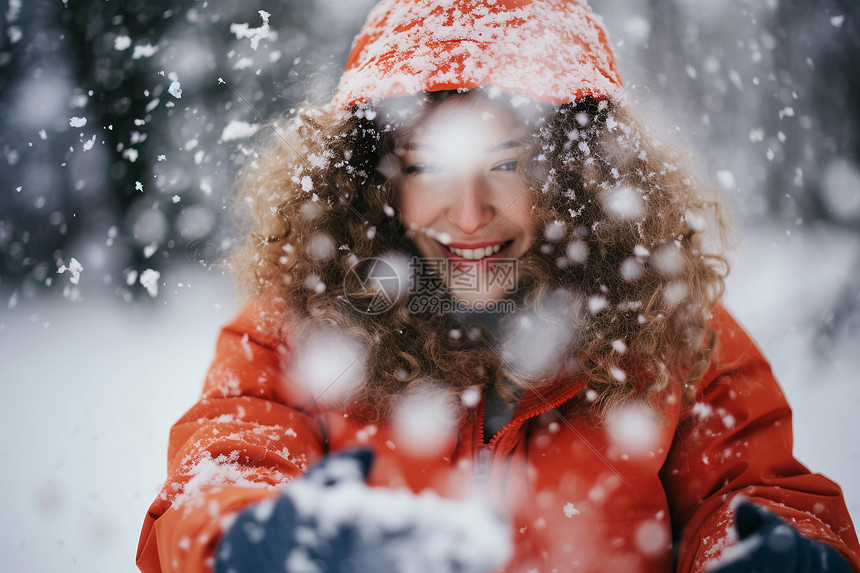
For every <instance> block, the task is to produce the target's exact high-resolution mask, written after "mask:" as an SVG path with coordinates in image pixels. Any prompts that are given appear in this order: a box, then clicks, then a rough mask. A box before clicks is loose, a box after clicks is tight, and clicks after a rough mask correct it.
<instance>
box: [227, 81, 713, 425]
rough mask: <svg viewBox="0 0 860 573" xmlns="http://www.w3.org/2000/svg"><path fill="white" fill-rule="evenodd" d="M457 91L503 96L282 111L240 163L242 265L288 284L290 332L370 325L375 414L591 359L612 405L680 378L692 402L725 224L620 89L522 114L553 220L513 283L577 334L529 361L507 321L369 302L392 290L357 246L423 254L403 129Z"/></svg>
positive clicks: (544, 221)
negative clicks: (408, 207) (404, 192)
mask: <svg viewBox="0 0 860 573" xmlns="http://www.w3.org/2000/svg"><path fill="white" fill-rule="evenodd" d="M447 97H464V98H466V97H490V96H488V95H487V94H486V93H484V92H482V91H481V90H472V91H471V92H468V93H467V94H457V93H453V94H452V93H448V92H443V93H435V94H425V95H424V96H423V97H421V98H418V100H416V101H417V103H415V102H413V105H412V107H411V108H410V110H411V112H413V113H403V111H402V109H400V110H399V111H398V112H396V113H391V112H390V111H388V110H384V109H376V108H371V107H362V108H359V109H354V110H352V112H351V113H345V112H335V111H331V110H328V109H326V108H318V107H312V106H308V107H305V108H303V109H300V110H299V111H298V112H297V113H296V114H295V115H294V116H293V117H291V118H290V119H288V120H285V121H284V122H282V123H281V124H280V125H279V126H278V128H277V129H275V130H273V132H272V133H271V134H270V135H269V136H268V137H267V139H266V140H265V141H264V142H262V144H261V146H260V147H259V150H258V152H257V153H255V154H253V155H252V156H251V157H250V158H249V160H248V161H247V163H246V165H245V166H244V168H243V170H242V172H241V174H240V177H239V179H238V187H239V190H240V193H239V197H240V201H239V205H240V206H241V207H242V208H243V209H247V210H248V213H249V214H250V215H251V222H250V225H251V229H250V232H249V233H248V234H247V235H246V237H245V240H244V242H243V243H241V244H240V245H239V247H238V248H237V250H236V251H235V254H234V264H235V267H236V269H237V271H238V275H239V277H240V281H241V282H242V283H243V284H245V285H246V286H248V287H250V289H251V290H252V292H253V293H254V294H257V295H259V294H263V293H268V294H270V295H271V294H274V295H275V296H278V297H281V298H283V299H284V300H285V301H286V304H285V305H284V306H285V308H286V309H287V310H286V311H285V314H284V317H283V319H284V321H285V322H286V323H287V324H288V325H289V328H288V329H287V331H288V332H289V333H290V335H289V336H290V337H291V340H292V341H300V340H302V339H303V337H305V336H306V335H307V334H308V333H309V332H310V330H312V329H314V328H318V327H319V326H320V325H323V324H328V325H336V326H337V328H338V329H339V330H340V331H342V332H344V333H347V334H348V335H350V336H353V337H355V338H356V339H358V340H360V341H362V343H363V345H364V348H365V349H366V350H367V360H366V362H365V373H364V384H362V385H361V387H360V388H361V389H360V391H358V392H357V393H355V394H354V395H352V396H351V397H350V401H349V405H348V407H349V408H350V409H351V410H352V411H353V412H355V413H356V415H361V416H363V417H365V418H368V419H377V418H379V417H383V416H386V415H387V414H389V412H390V409H391V406H392V404H393V399H394V398H395V397H396V396H397V395H398V394H399V393H401V392H402V391H403V390H404V389H407V388H410V387H412V386H414V385H418V384H424V383H427V382H428V381H431V382H433V383H436V384H440V385H442V386H443V387H445V388H447V389H450V390H451V391H454V392H458V391H461V390H463V389H465V388H467V387H473V386H478V387H482V388H483V387H494V388H496V389H497V390H498V391H499V392H500V393H501V394H502V395H503V396H506V397H508V398H509V399H511V400H512V399H513V397H514V395H515V394H516V393H517V392H516V389H517V388H525V387H534V386H536V385H538V384H542V383H544V382H546V381H548V380H558V379H559V378H562V379H563V378H567V377H574V376H585V377H586V378H587V380H588V382H587V384H588V387H587V391H586V392H584V393H582V394H581V396H582V398H581V399H580V400H579V404H580V405H581V406H582V407H583V408H584V409H586V410H587V411H588V412H589V413H590V414H591V415H593V416H594V417H595V419H597V420H600V419H604V418H605V415H606V414H607V413H608V412H609V411H610V410H611V409H612V408H613V407H614V406H616V405H618V404H620V403H622V402H624V401H625V400H628V399H630V398H631V397H633V396H639V397H640V398H641V399H643V400H646V401H647V402H649V403H652V404H653V405H657V401H658V399H659V398H660V397H661V396H667V395H669V394H670V393H671V392H667V390H671V389H673V388H680V389H682V395H683V396H684V397H685V401H686V403H688V404H689V403H690V401H691V400H692V398H693V396H694V392H695V383H696V382H697V381H698V380H699V379H700V378H701V377H702V376H703V375H704V373H705V371H706V369H707V367H708V364H709V361H710V358H711V355H712V353H713V349H714V344H715V337H714V334H713V332H711V330H710V329H709V328H708V319H709V316H710V311H711V309H712V308H713V306H714V305H715V304H716V303H717V301H718V300H719V298H720V297H721V295H722V291H723V283H724V278H725V276H726V274H727V272H728V265H727V263H726V260H725V259H724V258H723V256H722V254H721V251H720V245H721V244H722V239H723V237H724V235H725V229H726V225H725V223H724V221H723V219H722V215H721V210H720V205H719V202H718V201H717V199H716V196H715V194H714V192H713V190H712V188H711V187H710V186H706V185H703V184H702V183H700V182H699V181H698V180H697V179H696V178H695V177H694V176H693V175H692V174H691V172H690V171H689V170H687V169H684V168H682V167H681V165H680V163H679V162H680V159H681V157H680V155H679V154H678V153H677V152H674V151H672V150H670V149H669V148H668V147H666V146H662V145H658V144H657V143H655V141H654V140H652V139H649V138H648V137H646V134H645V132H644V130H643V129H641V128H640V127H639V126H638V124H637V123H636V122H635V121H633V119H632V118H631V117H630V114H629V112H628V111H627V110H626V109H625V108H624V106H623V105H621V104H620V103H618V102H614V101H607V100H604V101H600V102H598V101H595V100H593V99H590V98H585V99H583V100H580V101H578V102H576V103H572V104H566V105H562V106H552V107H549V106H541V105H539V104H538V105H537V107H539V108H541V109H542V113H541V114H538V115H535V114H534V113H532V114H530V115H529V116H528V119H527V120H524V121H526V122H527V124H528V125H527V127H528V129H529V134H530V135H529V138H528V142H527V145H528V146H529V149H530V153H529V160H528V161H527V162H526V166H525V167H524V169H526V170H527V175H528V178H529V180H530V182H531V186H530V190H531V193H532V195H533V209H532V211H533V214H534V217H535V222H536V228H537V229H539V230H543V234H542V235H541V237H539V239H538V240H536V241H535V243H534V244H533V245H532V246H531V248H530V250H529V251H528V252H527V253H526V254H524V255H523V256H522V257H521V258H520V260H519V261H518V267H519V268H518V272H519V282H518V287H519V290H518V292H517V293H516V294H515V295H514V296H513V298H512V300H515V301H516V303H517V305H518V308H519V309H520V310H521V311H522V312H523V313H532V314H531V315H530V316H532V317H534V316H537V317H539V319H540V321H542V322H541V324H542V327H544V326H547V324H549V325H550V327H551V326H552V324H550V323H555V326H559V325H560V326H561V327H562V328H561V330H559V329H558V328H556V329H555V330H553V332H566V333H568V335H567V336H565V337H562V344H561V345H560V346H559V347H558V348H557V357H556V359H554V360H553V361H552V362H551V367H550V368H547V367H542V368H539V369H537V370H534V369H532V370H530V369H528V368H523V367H521V366H519V365H518V363H517V361H516V360H515V359H511V356H512V354H511V352H510V349H511V347H516V345H517V344H518V342H517V341H516V340H513V341H511V340H510V339H506V340H501V339H500V337H499V335H498V331H497V329H495V328H494V325H493V320H477V321H473V320H472V319H471V318H469V319H464V317H463V316H458V315H456V314H452V313H440V312H432V311H423V312H422V311H416V310H415V309H414V306H410V304H409V302H410V298H411V297H412V296H413V293H407V294H405V295H404V296H400V297H394V299H393V300H391V301H390V304H389V305H388V306H387V307H386V309H385V310H384V311H383V312H375V313H370V312H367V311H366V310H367V308H369V306H370V305H371V304H372V302H373V301H372V300H371V299H372V298H373V297H374V296H375V295H378V293H374V292H372V290H371V291H369V290H367V289H365V291H366V292H362V289H360V288H356V286H357V285H356V284H355V281H356V280H358V281H360V280H361V275H360V273H356V269H358V268H360V262H361V261H364V260H367V259H372V258H374V257H380V256H384V255H385V254H386V253H398V252H399V253H406V254H407V255H412V256H417V253H416V252H415V251H414V248H413V247H412V245H411V242H410V240H409V238H408V233H406V231H405V229H404V228H403V226H402V224H401V222H400V219H399V215H398V210H397V204H396V189H397V183H398V177H399V176H400V174H399V169H398V168H397V164H396V161H397V142H398V141H399V140H400V138H402V137H403V135H402V134H403V133H404V131H408V130H409V129H410V128H411V126H414V125H415V124H416V123H417V122H418V121H420V119H421V118H422V117H424V116H425V115H426V113H429V110H432V108H433V106H434V105H436V104H437V103H438V102H439V101H440V100H442V99H445V98H447ZM515 107H519V106H514V105H510V107H509V108H510V109H511V111H512V113H514V112H516V110H515ZM416 111H417V112H416ZM715 239H716V240H715ZM443 290H444V287H443ZM441 295H442V296H445V293H444V292H442V293H441ZM363 297H364V298H363ZM364 305H367V306H364ZM560 308H561V309H562V311H561V312H559V309H560ZM542 309H543V312H542ZM497 318H498V317H497ZM501 320H502V321H505V320H507V321H508V326H510V324H512V321H513V318H512V317H502V318H501ZM551 330H552V329H551ZM464 332H465V333H466V335H463V333H464ZM520 335H521V336H527V335H526V334H523V333H522V332H520ZM514 338H516V337H514ZM515 354H516V352H515V348H514V355H515Z"/></svg>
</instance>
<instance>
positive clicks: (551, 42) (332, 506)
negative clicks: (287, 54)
mask: <svg viewBox="0 0 860 573" xmlns="http://www.w3.org/2000/svg"><path fill="white" fill-rule="evenodd" d="M621 90H622V84H621V80H620V78H619V76H618V73H617V71H616V68H615V63H614V57H613V55H612V52H611V49H610V47H609V44H608V42H607V40H606V35H605V33H604V31H603V29H602V27H601V24H600V22H599V20H598V19H597V18H596V17H595V16H594V15H593V14H592V13H591V11H590V9H589V8H588V6H587V5H586V4H584V3H583V2H579V1H576V0H567V1H564V0H533V1H525V0H507V1H502V0H495V1H491V0H486V1H477V0H454V1H441V0H435V1H434V0H411V1H408V2H404V1H393V0H385V1H383V2H381V3H380V4H379V5H378V6H377V8H376V9H375V10H374V11H373V12H372V13H371V15H370V17H369V19H368V22H367V24H366V25H365V27H364V29H363V30H362V32H361V34H360V35H359V36H358V38H357V39H356V42H355V44H354V46H353V52H352V54H351V56H350V59H349V62H348V63H347V71H346V72H345V74H344V76H343V78H342V80H341V84H340V86H339V88H338V90H337V92H336V94H335V96H334V98H333V101H332V103H331V104H330V105H329V106H326V107H324V108H314V107H310V106H309V107H307V108H305V109H303V110H301V111H300V112H298V113H297V115H296V116H295V117H294V118H292V119H291V120H290V121H289V122H288V123H287V125H286V126H285V127H284V128H283V129H279V130H278V132H277V133H276V134H273V135H272V137H271V138H270V141H269V142H268V143H267V144H265V145H264V146H263V147H262V148H261V151H260V154H259V155H258V156H255V157H253V158H252V159H251V160H250V161H249V164H248V165H247V166H246V168H245V170H244V173H243V176H242V179H241V185H240V186H241V188H242V189H243V192H244V204H245V205H248V206H250V208H251V211H252V213H253V214H254V217H253V225H254V227H253V230H252V233H250V234H249V240H248V241H247V244H246V245H245V248H244V250H240V251H239V252H238V253H237V256H236V262H237V265H238V267H239V270H240V271H241V273H243V276H244V278H245V280H246V283H247V284H249V285H251V287H252V288H253V290H254V291H255V295H256V296H255V297H254V298H253V299H252V300H251V302H250V303H249V304H248V306H247V307H246V309H245V310H244V311H243V312H242V314H241V315H240V316H239V317H238V318H237V319H236V321H234V322H233V323H232V324H231V325H229V326H228V327H226V328H225V329H224V331H223V332H222V335H221V338H220V339H219V343H218V353H217V356H216V359H215V362H214V364H213V366H212V368H211V370H210V373H209V375H208V377H207V380H206V386H205V389H204V393H203V397H202V398H201V400H200V402H198V404H196V405H195V406H194V407H193V408H192V409H191V410H190V411H189V412H188V413H187V414H186V415H185V416H184V417H183V418H182V419H181V420H180V421H179V422H178V423H177V424H176V426H175V427H174V429H173V433H172V435H171V448H170V453H169V459H170V466H169V478H168V480H167V482H166V484H165V486H164V490H163V492H162V494H161V495H160V496H159V498H158V499H157V500H156V501H155V502H154V504H153V505H152V507H151V508H150V512H149V515H148V517H147V521H146V523H145V524H144V530H143V533H142V537H141V545H140V547H139V550H138V565H139V567H140V568H141V569H142V570H143V571H160V570H164V571H168V570H173V569H178V570H183V571H187V570H192V571H197V570H208V569H209V568H210V567H214V568H215V570H216V571H253V570H258V571H259V570H288V571H305V570H307V571H402V570H415V571H489V570H494V569H504V570H506V571H649V572H650V571H655V572H656V571H672V570H677V571H700V570H703V568H704V567H706V566H707V567H709V570H714V571H723V572H732V571H766V570H770V571H850V570H851V568H852V567H853V568H854V570H855V571H860V556H858V551H860V549H858V544H857V538H856V535H855V533H854V529H853V525H852V523H851V520H850V517H849V515H848V513H847V510H846V508H845V505H844V502H843V500H842V497H841V492H840V490H839V488H838V486H836V485H835V484H833V483H832V482H830V481H829V480H827V479H826V478H824V477H822V476H820V475H815V474H811V473H810V472H809V471H808V470H807V469H806V468H804V467H803V466H802V465H801V464H799V463H798V462H797V461H796V460H794V458H793V457H792V455H791V428H790V410H789V408H788V406H787V404H786V402H785V399H784V398H783V396H782V393H781V391H780V389H779V387H778V385H777V384H776V382H775V381H774V379H773V376H772V374H771V372H770V368H769V366H768V365H767V363H766V361H765V360H764V358H763V357H762V356H761V355H760V353H759V351H758V350H757V349H756V347H755V345H754V343H753V342H752V341H751V340H750V339H749V337H748V336H747V335H746V334H745V333H744V332H743V331H742V330H741V329H740V327H739V326H738V325H737V324H736V323H735V322H734V321H733V319H732V318H731V317H730V316H729V315H728V314H727V313H726V311H725V310H724V309H722V308H721V307H720V306H719V305H718V301H719V298H720V295H721V293H722V289H723V278H724V276H725V273H726V272H727V267H726V264H725V261H724V259H723V258H722V257H721V255H720V251H719V250H718V247H717V245H718V244H719V239H720V238H721V236H722V234H723V233H724V224H723V222H722V219H721V217H720V211H719V208H718V204H717V202H716V201H715V199H714V198H713V197H710V196H709V195H708V193H707V191H706V188H705V187H703V186H702V185H701V184H699V183H698V182H697V181H695V179H694V177H693V176H692V175H691V174H690V173H689V172H688V171H686V170H684V169H683V168H682V167H681V165H680V164H679V162H678V158H677V157H676V156H675V155H673V153H672V152H671V151H670V150H667V149H665V148H663V147H662V146H661V145H658V144H657V143H656V142H655V141H652V140H649V139H648V138H647V137H646V135H645V134H644V133H643V131H642V130H641V129H640V128H639V127H638V126H637V124H636V123H635V122H634V121H632V120H631V118H630V117H629V116H628V114H627V112H626V111H625V109H624V107H623V105H622V104H621V102H620V101H619V100H618V97H619V95H620V93H621ZM309 468H311V469H310V471H309V472H308V469H309ZM305 472H308V475H304V474H305ZM302 476H304V477H302ZM294 478H299V479H296V480H295V481H293V480H294ZM365 478H366V482H367V484H366V485H365ZM291 482H292V483H291ZM287 484H289V486H288V487H284V486H286V485H287ZM738 540H740V542H739V543H736V544H735V543H734V542H735V541H738ZM410 568H411V569H410Z"/></svg>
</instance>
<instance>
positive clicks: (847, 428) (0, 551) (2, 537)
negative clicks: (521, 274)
mask: <svg viewBox="0 0 860 573" xmlns="http://www.w3.org/2000/svg"><path fill="white" fill-rule="evenodd" d="M858 258H860V244H858V242H857V238H856V235H851V234H846V235H841V234H837V233H834V232H828V233H813V232H809V231H807V232H801V230H799V229H794V230H792V232H791V233H790V234H787V233H786V231H785V230H784V229H781V228H777V227H770V228H765V229H758V230H756V232H755V233H754V234H751V235H749V236H747V238H746V242H745V243H744V244H743V245H741V247H740V249H739V250H738V252H737V264H736V265H735V270H734V272H733V275H732V277H731V282H730V287H729V293H728V298H727V303H728V305H729V307H730V308H731V309H732V310H733V311H734V312H735V313H736V314H737V315H738V317H739V318H740V320H741V321H742V322H743V323H744V324H745V325H746V326H747V327H748V328H749V330H750V331H751V332H752V334H753V335H754V337H755V338H756V339H757V340H758V341H759V343H760V344H761V346H762V347H763V348H764V350H765V352H766V353H767V354H768V355H769V357H770V358H771V359H772V362H773V363H774V369H775V371H776V373H777V376H778V377H779V378H780V380H781V381H782V383H783V385H784V387H785V390H786V393H787V394H788V397H789V400H790V401H791V403H792V405H793V406H794V409H795V421H796V452H797V456H798V457H799V458H800V459H801V460H802V461H804V462H805V463H807V464H808V465H810V466H811V467H814V468H815V469H816V470H818V471H821V472H823V473H825V474H827V475H829V476H830V477H832V478H833V479H835V480H837V481H838V482H840V483H841V485H842V486H843V489H844V490H845V495H846V498H847V500H848V505H849V509H850V510H851V512H852V514H853V515H854V516H855V518H860V480H858V478H857V477H856V476H858V475H860V445H858V444H857V443H856V437H857V436H860V417H858V416H857V412H858V411H860V384H858V376H857V374H856V373H857V372H858V371H860V354H858V353H857V348H858V347H860V346H858V344H857V342H858V340H857V338H860V335H855V336H854V339H852V340H842V341H841V343H840V345H838V346H837V348H836V349H835V351H834V353H833V355H832V356H830V357H828V358H826V359H820V358H818V357H817V356H816V355H815V354H814V353H813V352H812V351H811V350H810V349H811V347H812V345H811V341H812V340H814V338H815V334H816V333H815V327H816V326H817V325H818V324H819V323H820V319H821V317H822V316H823V315H824V314H826V312H827V311H828V309H829V306H830V305H831V304H832V303H833V301H834V300H835V298H836V296H837V293H838V288H839V285H840V284H841V283H842V282H843V280H844V278H845V277H846V276H847V275H848V273H849V272H850V268H851V264H853V262H854V261H857V260H858ZM93 278H95V277H93ZM63 279H65V280H67V277H63ZM165 279H166V281H165V282H166V283H167V285H170V286H169V287H162V289H161V293H160V294H159V298H158V300H157V301H156V303H155V304H153V305H150V306H126V305H123V304H120V303H117V302H105V301H104V300H102V299H99V298H98V297H93V298H88V295H87V289H86V286H87V282H86V281H87V274H86V269H85V270H84V273H83V275H82V278H81V287H82V292H83V294H84V299H83V301H81V302H74V303H73V302H69V301H66V300H59V301H54V302H50V303H46V302H39V303H32V302H25V301H21V302H19V303H18V304H17V305H15V306H14V307H13V308H6V306H7V305H6V303H5V301H6V300H8V294H6V295H5V296H3V297H0V299H2V300H3V301H4V304H3V305H2V307H0V308H2V310H0V377H1V378H2V384H3V393H4V400H3V413H2V416H0V435H2V436H5V452H4V454H5V455H4V458H5V459H6V460H7V461H6V463H5V464H4V471H3V472H2V473H0V507H2V511H0V555H3V561H4V566H3V569H4V570H5V571H16V572H17V571H32V572H43V571H44V572H48V571H86V572H99V571H101V572H123V571H129V572H130V571H134V570H135V567H134V553H135V549H136V544H137V538H138V532H139V528H140V525H141V522H142V520H143V516H144V514H145V512H146V508H147V506H148V505H149V503H150V501H151V498H152V497H153V496H154V495H155V494H156V492H157V491H158V487H159V483H160V480H161V479H163V477H164V476H163V472H164V465H165V449H166V444H167V431H168V428H169V426H170V425H171V423H172V422H173V421H174V420H175V419H176V418H177V417H178V416H179V415H181V414H182V412H183V411H184V410H185V409H186V408H187V407H188V406H189V405H190V404H191V403H192V402H193V401H194V400H195V398H196V396H197V393H198V392H199V389H200V385H201V383H202V379H203V376H204V373H205V370H206V367H207V363H208V361H209V360H210V358H211V355H212V348H213V344H214V340H215V336H216V333H217V328H218V326H219V325H220V324H222V323H223V322H225V321H226V320H228V319H229V318H230V317H231V316H232V314H233V312H234V311H235V308H236V302H235V297H234V294H233V288H232V284H231V282H230V280H229V279H227V278H224V277H222V276H220V275H218V274H217V273H214V272H211V273H207V272H205V271H203V270H201V269H194V268H188V269H184V270H181V271H178V272H175V273H174V274H173V275H170V274H168V275H167V276H166V277H165ZM178 283H183V286H182V287H179V286H176V285H177V284H178Z"/></svg>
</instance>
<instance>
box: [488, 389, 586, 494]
mask: <svg viewBox="0 0 860 573" xmlns="http://www.w3.org/2000/svg"><path fill="white" fill-rule="evenodd" d="M581 390H582V389H581V388H577V389H576V390H575V391H573V392H570V393H568V392H565V393H564V394H563V395H562V396H560V397H559V398H556V399H555V400H553V401H552V402H544V404H543V405H542V406H541V407H540V408H536V409H534V410H532V411H531V412H525V413H524V414H520V416H518V417H516V418H513V419H512V420H511V421H510V422H508V423H507V424H505V425H504V426H502V428H501V429H500V430H499V431H498V432H496V435H495V436H493V437H492V439H491V440H490V441H489V442H488V443H484V417H485V416H486V414H487V412H486V409H484V410H483V411H482V412H481V417H480V419H479V420H478V424H477V432H478V434H477V436H476V437H477V439H478V440H479V443H480V444H481V445H480V446H478V447H477V448H476V449H475V455H474V470H473V481H474V484H475V485H476V486H477V487H479V488H486V487H487V486H489V484H490V466H491V465H492V462H493V457H494V455H493V454H494V453H495V449H496V446H497V445H498V443H499V441H501V437H502V436H503V435H504V434H505V432H506V431H508V430H509V429H510V428H511V427H513V426H514V424H518V425H522V424H524V423H525V422H526V420H529V419H531V418H536V417H537V416H540V415H541V414H543V413H544V412H549V411H550V410H552V409H553V408H557V407H559V406H561V405H562V404H564V403H565V402H567V401H568V400H570V399H571V398H572V397H573V396H575V395H576V394H577V393H579V392H580V391H581Z"/></svg>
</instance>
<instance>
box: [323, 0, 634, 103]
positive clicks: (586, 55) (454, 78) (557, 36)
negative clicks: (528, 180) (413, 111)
mask: <svg viewBox="0 0 860 573" xmlns="http://www.w3.org/2000/svg"><path fill="white" fill-rule="evenodd" d="M621 85H622V84H621V78H620V76H619V75H618V70H617V68H616V66H615V56H614V55H613V53H612V48H611V47H610V45H609V41H608V40H607V36H606V31H605V29H604V28H603V23H602V21H601V20H600V18H599V17H598V16H596V15H595V14H594V13H593V12H592V11H591V8H590V7H589V6H588V4H586V2H585V0H382V1H381V2H380V3H379V4H378V5H377V6H376V7H375V8H374V9H373V10H372V11H371V12H370V15H369V16H368V19H367V22H366V23H365V25H364V28H363V29H362V30H361V32H360V33H359V35H358V36H357V37H356V39H355V42H354V43H353V48H352V53H351V54H350V56H349V60H348V61H347V64H346V71H345V72H344V74H343V77H342V78H341V80H340V85H339V86H338V88H337V91H336V92H335V95H334V98H333V100H332V105H333V106H334V107H335V108H338V109H347V108H349V107H350V106H352V105H355V104H357V103H360V102H365V103H368V102H371V101H373V100H374V99H377V98H385V97H391V96H399V95H412V94H417V93H421V92H432V91H441V90H452V89H471V88H475V87H479V86H484V87H496V88H500V89H503V90H505V91H509V92H514V93H520V94H524V95H527V96H529V97H531V98H533V99H536V100H539V101H545V102H550V103H554V104H562V103H567V102H571V101H575V100H578V99H579V98H582V97H585V96H591V97H593V98H595V99H598V100H601V99H607V98H611V97H613V96H615V95H617V94H618V93H619V92H620V90H621Z"/></svg>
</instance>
